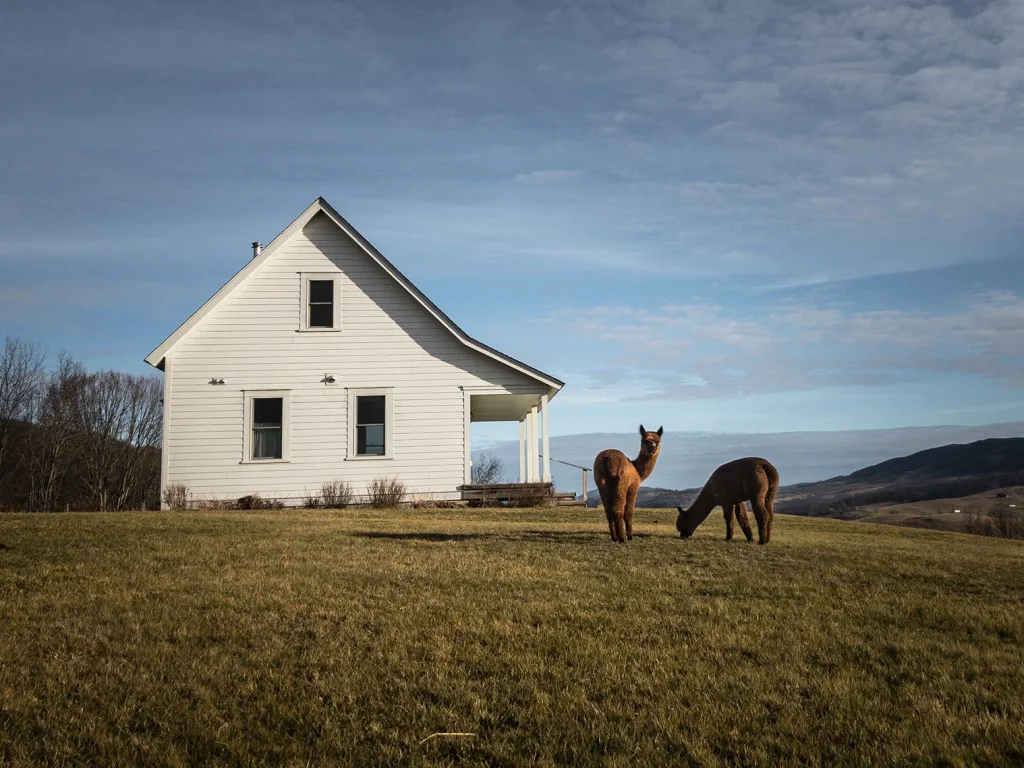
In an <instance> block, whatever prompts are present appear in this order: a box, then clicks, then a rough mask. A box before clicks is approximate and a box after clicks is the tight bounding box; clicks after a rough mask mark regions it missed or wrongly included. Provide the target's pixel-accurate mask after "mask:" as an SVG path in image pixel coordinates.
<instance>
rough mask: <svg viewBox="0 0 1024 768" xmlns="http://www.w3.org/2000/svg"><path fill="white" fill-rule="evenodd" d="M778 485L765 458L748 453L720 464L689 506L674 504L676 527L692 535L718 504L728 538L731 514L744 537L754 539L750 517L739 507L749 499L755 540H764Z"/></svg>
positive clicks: (769, 533) (776, 475)
mask: <svg viewBox="0 0 1024 768" xmlns="http://www.w3.org/2000/svg"><path fill="white" fill-rule="evenodd" d="M778 488H779V473H778V470H776V469H775V467H773V466H772V463H771V462H770V461H768V460H767V459H761V458H758V457H756V456H748V457H747V458H745V459H736V460H735V461H730V462H728V463H726V464H723V465H722V466H720V467H719V468H718V469H716V470H715V471H714V472H712V473H711V477H710V478H708V481H707V482H706V483H705V484H704V487H703V488H702V489H701V491H700V494H698V496H697V498H696V499H695V500H694V502H693V504H692V505H690V508H689V509H683V508H682V507H676V509H678V510H679V517H677V518H676V530H677V531H679V535H680V536H681V537H682V538H684V539H685V538H687V537H688V536H690V535H692V534H693V532H694V531H695V530H697V526H698V525H700V524H701V523H702V522H704V519H705V518H706V517H707V516H708V515H710V514H711V510H712V509H714V508H715V507H718V506H720V507H721V508H722V512H723V514H724V515H725V538H726V540H727V541H728V540H730V539H732V518H733V515H734V514H735V515H736V519H737V520H738V521H739V524H740V528H742V529H743V533H744V534H745V535H746V537H747V541H753V540H754V533H753V531H751V530H750V518H748V517H747V511H746V509H744V507H743V502H744V501H749V502H750V506H751V508H752V509H753V510H754V518H755V519H756V520H757V543H758V544H767V543H768V541H769V540H770V539H771V537H772V519H773V518H774V517H775V509H774V507H775V492H776V491H777V490H778Z"/></svg>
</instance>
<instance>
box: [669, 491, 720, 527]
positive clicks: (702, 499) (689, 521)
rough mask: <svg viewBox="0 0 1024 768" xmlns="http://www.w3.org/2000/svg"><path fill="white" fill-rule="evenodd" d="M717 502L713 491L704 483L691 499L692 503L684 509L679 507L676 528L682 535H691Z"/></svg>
mask: <svg viewBox="0 0 1024 768" xmlns="http://www.w3.org/2000/svg"><path fill="white" fill-rule="evenodd" d="M717 503H718V499H716V498H715V492H714V491H712V490H710V489H709V488H708V486H707V485H705V486H704V487H703V488H702V489H701V491H700V493H698V494H697V498H696V499H694V500H693V504H691V505H690V508H689V509H686V510H684V509H683V508H682V507H679V517H677V518H676V530H678V531H679V532H680V533H681V534H683V536H689V535H691V534H692V533H693V532H694V531H695V530H697V526H698V525H700V524H701V523H703V522H704V520H705V519H706V518H707V516H708V515H710V514H711V510H712V509H714V508H715V505H716V504H717Z"/></svg>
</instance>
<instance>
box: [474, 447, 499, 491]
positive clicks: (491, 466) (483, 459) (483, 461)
mask: <svg viewBox="0 0 1024 768" xmlns="http://www.w3.org/2000/svg"><path fill="white" fill-rule="evenodd" d="M504 474H505V463H504V462H503V461H502V460H501V459H499V458H498V457H497V456H494V455H493V454H490V453H481V454H480V455H479V456H478V457H477V458H476V459H475V460H474V461H473V467H472V469H471V470H470V478H471V479H472V481H473V484H474V485H490V484H491V483H497V482H499V481H500V480H501V479H502V477H503V476H504Z"/></svg>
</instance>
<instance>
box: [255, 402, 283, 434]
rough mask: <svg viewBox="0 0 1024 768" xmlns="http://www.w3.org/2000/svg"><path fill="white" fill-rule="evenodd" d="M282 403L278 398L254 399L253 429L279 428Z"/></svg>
mask: <svg viewBox="0 0 1024 768" xmlns="http://www.w3.org/2000/svg"><path fill="white" fill-rule="evenodd" d="M283 412H284V401H283V400H282V399H281V398H280V397H254V398H253V399H252V423H253V426H255V427H270V426H277V427H280V426H281V414H282V413H283Z"/></svg>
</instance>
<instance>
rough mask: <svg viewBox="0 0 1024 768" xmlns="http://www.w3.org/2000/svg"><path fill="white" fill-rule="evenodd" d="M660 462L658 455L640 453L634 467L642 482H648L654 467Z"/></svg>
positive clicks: (634, 460) (634, 461)
mask: <svg viewBox="0 0 1024 768" xmlns="http://www.w3.org/2000/svg"><path fill="white" fill-rule="evenodd" d="M657 462H658V454H656V453H655V454H653V455H652V454H650V453H647V452H646V451H640V455H639V456H637V457H636V458H635V459H633V467H634V468H635V469H636V473H637V474H638V475H640V480H641V481H643V480H646V479H647V478H648V477H650V476H651V472H653V471H654V465H655V464H657Z"/></svg>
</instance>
